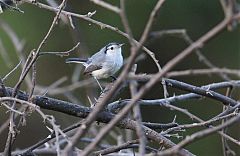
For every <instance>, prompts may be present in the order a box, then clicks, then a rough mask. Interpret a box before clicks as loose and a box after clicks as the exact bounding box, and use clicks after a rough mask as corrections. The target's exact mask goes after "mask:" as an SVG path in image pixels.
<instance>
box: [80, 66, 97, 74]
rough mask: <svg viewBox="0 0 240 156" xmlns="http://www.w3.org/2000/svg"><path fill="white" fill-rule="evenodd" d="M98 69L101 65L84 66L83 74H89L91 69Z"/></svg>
mask: <svg viewBox="0 0 240 156" xmlns="http://www.w3.org/2000/svg"><path fill="white" fill-rule="evenodd" d="M99 69H102V67H101V66H98V65H89V66H87V67H86V68H85V70H84V72H83V74H84V75H85V74H91V73H92V72H93V71H95V70H99Z"/></svg>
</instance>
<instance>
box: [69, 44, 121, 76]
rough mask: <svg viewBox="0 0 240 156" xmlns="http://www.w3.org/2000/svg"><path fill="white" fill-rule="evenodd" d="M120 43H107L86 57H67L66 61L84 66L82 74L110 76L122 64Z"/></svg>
mask: <svg viewBox="0 0 240 156" xmlns="http://www.w3.org/2000/svg"><path fill="white" fill-rule="evenodd" d="M122 45H124V44H119V43H115V42H112V43H109V44H107V45H106V46H105V47H103V48H102V49H101V50H100V51H99V52H97V53H96V54H94V55H93V56H91V57H90V58H88V59H81V58H68V59H66V63H81V64H83V65H84V66H85V70H84V74H89V75H92V76H93V77H94V78H95V79H102V78H109V77H112V78H114V79H115V77H114V76H113V75H114V74H115V73H116V72H117V71H118V70H119V69H120V68H121V67H122V65H123V56H122V49H121V47H122Z"/></svg>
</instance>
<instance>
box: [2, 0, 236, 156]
mask: <svg viewBox="0 0 240 156" xmlns="http://www.w3.org/2000/svg"><path fill="white" fill-rule="evenodd" d="M40 2H44V3H46V1H40ZM56 2H58V3H59V1H56ZM106 2H109V3H111V4H113V5H116V6H119V1H111V0H108V1H106ZM156 2H157V1H156V0H151V1H149V0H131V1H126V13H127V17H128V20H129V24H130V26H131V29H132V32H133V35H134V38H135V39H136V40H139V38H140V37H141V34H142V32H143V30H144V27H145V24H146V22H147V20H148V18H149V15H150V13H151V11H152V9H153V7H154V6H155V4H156ZM20 9H21V10H23V11H24V13H19V12H17V11H5V12H4V13H2V14H0V21H1V23H2V24H1V26H0V54H1V55H0V76H1V77H4V76H5V75H6V74H7V73H8V72H9V71H11V69H13V68H14V66H16V65H17V64H18V63H19V62H20V60H21V57H19V56H25V57H26V56H27V55H28V54H29V53H30V51H31V50H32V49H36V48H37V47H38V45H39V44H40V42H41V41H42V39H43V37H44V36H45V34H46V33H47V31H48V29H49V27H50V25H51V23H52V20H53V18H54V16H55V14H54V13H52V12H50V11H47V10H45V9H41V8H38V7H36V6H34V5H32V4H23V5H21V6H20ZM66 10H69V11H72V12H76V13H79V14H83V15H85V14H87V13H88V12H93V11H95V10H96V14H95V15H93V16H92V18H93V19H95V20H98V21H101V22H103V23H106V24H109V25H111V26H114V27H117V28H119V29H120V30H123V31H124V28H123V25H122V23H121V19H120V17H119V16H118V15H117V14H115V13H113V12H111V11H109V10H106V9H104V8H102V7H100V6H98V5H95V4H94V3H92V2H89V1H87V0H80V1H68V3H67V8H66ZM223 18H224V14H223V11H222V8H221V5H220V3H219V0H211V1H209V0H185V1H174V0H167V1H166V2H165V4H164V5H163V6H162V8H161V9H160V11H159V13H158V16H157V18H156V20H155V22H154V24H153V27H152V31H153V32H154V31H162V30H171V29H185V30H186V32H187V33H188V35H189V36H190V37H191V39H192V40H193V41H195V40H197V39H198V38H199V37H201V36H202V35H203V34H205V33H206V32H207V31H209V30H210V29H211V28H213V27H214V26H215V25H216V24H218V23H219V22H220V21H221V20H223ZM73 23H74V25H75V29H73V28H72V27H71V26H70V25H69V23H68V20H66V19H65V20H64V19H63V20H61V21H60V22H59V24H58V25H57V26H56V27H55V28H54V31H53V32H52V34H51V35H50V38H49V39H48V40H47V42H46V44H45V45H44V47H43V48H42V50H41V51H43V52H59V51H67V50H69V49H71V48H72V47H73V46H75V45H76V44H77V43H78V42H80V46H79V47H78V48H77V49H76V50H75V51H74V52H72V53H71V54H70V56H68V57H79V56H81V57H87V56H89V55H92V54H94V53H95V52H97V51H98V50H99V49H100V48H102V47H103V46H105V45H106V44H107V43H109V42H112V41H116V42H120V43H125V46H124V47H123V55H124V58H127V57H128V56H129V54H130V45H129V43H128V40H127V39H126V38H124V37H123V36H121V35H119V34H117V33H116V32H113V31H111V30H108V29H104V28H103V29H102V28H101V27H99V26H96V25H94V24H91V23H89V22H86V21H84V20H82V19H77V18H73ZM3 25H4V26H3ZM4 27H8V28H9V29H11V30H12V31H13V32H14V34H15V37H16V36H17V37H18V39H19V42H21V43H22V45H23V47H22V50H19V49H16V47H15V46H14V43H13V42H12V39H11V37H9V33H8V32H7V31H6V29H4ZM239 34H240V32H239V28H235V29H234V30H232V31H227V30H225V31H223V32H222V33H220V34H219V35H217V36H215V37H214V38H213V39H212V40H211V41H209V42H208V43H207V44H206V45H204V46H203V48H201V49H200V50H201V51H202V53H203V54H204V55H205V56H206V57H207V58H208V59H209V60H210V61H211V62H212V63H213V64H214V65H216V66H217V67H220V68H230V69H238V68H239V54H240V48H239V45H240V35H239ZM187 46H188V44H187V43H186V42H185V41H184V40H183V39H182V38H180V37H176V36H172V35H164V36H162V37H161V38H151V37H150V38H149V39H148V40H147V42H146V47H148V48H149V49H150V50H152V51H153V52H154V53H155V55H156V58H157V59H158V60H159V63H160V65H161V66H164V65H165V64H166V63H167V62H168V61H169V60H171V59H172V58H173V57H174V56H176V55H177V54H178V53H180V52H181V51H182V50H183V49H184V48H186V47H187ZM66 58H67V57H59V56H56V55H45V56H41V57H40V58H39V59H38V61H37V86H38V87H37V89H36V94H43V93H44V92H45V91H46V90H47V89H46V87H47V86H50V85H52V84H53V83H54V82H56V81H62V83H60V85H59V86H58V87H57V88H61V87H64V86H68V85H71V84H74V83H76V82H79V80H86V79H87V80H88V79H89V77H85V76H84V75H83V74H82V73H81V70H82V66H80V65H74V64H70V65H69V64H65V59H66ZM137 64H138V68H137V73H155V72H157V71H158V70H157V68H156V66H155V64H154V62H153V61H152V60H151V58H150V57H149V56H147V55H146V56H145V58H144V59H141V60H140V61H138V62H137ZM205 68H208V67H207V66H206V65H205V64H204V63H203V62H201V61H200V60H199V58H198V57H197V55H196V54H195V53H193V54H192V55H190V56H188V57H187V58H186V59H185V60H184V61H182V62H181V63H180V64H178V65H177V66H176V67H175V68H174V69H173V71H176V70H186V69H205ZM20 72H21V70H20V68H19V69H18V70H16V72H14V73H13V74H12V75H10V77H9V78H8V79H6V80H5V85H6V86H9V87H14V85H15V84H16V82H17V80H18V78H19V75H20ZM231 78H232V79H239V77H231ZM174 79H177V80H180V81H184V82H187V83H190V84H193V85H197V86H200V85H204V84H209V83H213V82H220V81H223V80H222V78H221V77H219V76H218V75H203V76H185V77H184V76H183V77H176V78H174ZM108 81H109V80H103V81H101V82H102V83H104V82H108ZM96 88H97V86H96V84H95V82H91V81H90V83H89V80H88V81H87V82H86V85H79V86H78V87H77V88H76V89H74V90H69V91H66V92H62V93H61V94H59V93H58V91H59V90H56V89H55V90H51V89H49V92H48V94H47V96H50V97H54V98H58V99H62V100H66V101H71V102H75V103H79V104H82V105H86V106H90V104H89V100H88V96H89V97H90V98H91V99H93V98H94V97H97V95H98V94H99V92H100V90H96ZM21 90H23V91H29V90H28V87H27V86H26V84H24V85H23V86H22V87H21ZM169 93H170V96H171V95H174V94H179V93H183V92H179V91H178V90H176V89H172V88H169ZM221 93H224V90H222V92H221ZM238 93H239V91H237V90H235V91H234V96H235V98H236V99H238V97H239V96H238ZM73 96H74V97H75V98H71V97H73ZM119 98H121V99H124V98H130V94H129V90H128V89H127V88H126V89H125V90H124V91H123V92H122V93H121V94H120V95H119V96H118V97H117V98H116V99H119ZM160 98H163V91H162V86H161V84H160V83H159V84H157V85H155V87H154V88H152V89H151V91H150V92H149V93H148V94H146V95H145V96H144V99H160ZM176 105H178V106H179V107H181V108H184V109H187V110H189V111H190V112H192V113H193V114H195V115H197V116H198V117H200V118H202V119H204V120H207V119H209V118H211V117H213V116H215V115H216V114H217V113H219V112H220V111H222V105H221V104H219V103H217V102H216V101H213V100H208V99H205V100H201V101H200V100H192V101H187V102H181V103H177V104H176ZM43 111H44V112H46V114H51V115H54V116H55V118H56V121H57V123H58V124H59V125H61V128H64V127H66V126H68V125H71V124H72V123H74V122H75V121H78V120H79V119H78V118H75V117H71V116H69V115H65V114H61V113H56V112H53V111H46V110H43ZM141 111H142V115H143V121H149V122H159V123H169V122H171V121H172V120H173V118H174V116H175V115H176V116H177V119H176V121H177V122H178V123H180V124H184V123H185V124H186V123H192V120H191V119H189V118H188V117H187V116H186V115H184V114H181V113H179V112H176V111H171V110H169V109H167V108H163V107H156V106H155V107H152V106H144V107H141ZM0 116H1V117H0V126H1V125H2V124H3V123H4V122H5V121H6V119H7V118H8V116H9V113H6V109H5V108H4V107H0ZM239 128H240V127H239V125H237V126H236V125H235V126H233V127H232V128H230V129H229V133H230V135H231V136H234V138H236V139H239V137H240V133H239ZM198 130H199V129H198V128H195V129H191V130H188V131H187V132H180V135H183V136H185V135H188V134H191V133H193V132H195V131H198ZM36 134H37V135H36ZM48 134H49V132H48V130H47V129H46V127H45V126H44V124H43V121H42V118H40V117H39V115H37V113H32V114H31V116H29V117H28V118H27V126H25V127H22V128H21V133H20V134H19V136H18V139H17V141H16V143H15V148H19V149H23V148H26V147H28V146H30V145H32V144H34V143H36V142H37V141H38V140H40V139H42V138H44V137H46V136H47V135H48ZM6 136H7V129H6V130H5V131H4V133H2V134H1V135H0V151H2V150H3V149H4V144H5V141H6ZM30 136H31V137H30ZM173 141H174V142H178V141H180V140H178V139H173ZM230 145H231V147H232V148H233V149H234V150H235V152H238V154H239V155H240V149H239V147H237V146H236V145H234V144H231V143H230ZM209 147H211V148H209ZM187 149H189V150H190V151H191V152H193V153H194V154H196V155H206V149H207V154H208V155H211V156H219V155H222V147H221V138H220V136H219V135H212V136H210V137H207V138H204V139H201V140H200V141H197V142H195V143H193V144H191V145H190V146H187Z"/></svg>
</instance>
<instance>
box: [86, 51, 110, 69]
mask: <svg viewBox="0 0 240 156" xmlns="http://www.w3.org/2000/svg"><path fill="white" fill-rule="evenodd" d="M105 51H106V48H105V47H104V48H102V49H101V50H100V51H99V52H97V53H96V54H94V55H93V56H92V57H90V58H89V59H88V61H87V64H88V66H87V67H86V68H85V70H84V74H90V73H91V72H93V71H95V70H99V69H101V68H102V66H103V62H105V59H106V54H105Z"/></svg>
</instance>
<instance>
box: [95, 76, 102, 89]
mask: <svg viewBox="0 0 240 156" xmlns="http://www.w3.org/2000/svg"><path fill="white" fill-rule="evenodd" d="M94 79H95V80H96V81H97V84H98V86H99V87H100V89H101V92H103V88H102V86H101V85H100V83H99V81H98V79H97V78H96V77H94Z"/></svg>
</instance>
